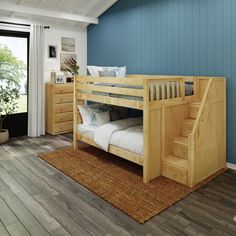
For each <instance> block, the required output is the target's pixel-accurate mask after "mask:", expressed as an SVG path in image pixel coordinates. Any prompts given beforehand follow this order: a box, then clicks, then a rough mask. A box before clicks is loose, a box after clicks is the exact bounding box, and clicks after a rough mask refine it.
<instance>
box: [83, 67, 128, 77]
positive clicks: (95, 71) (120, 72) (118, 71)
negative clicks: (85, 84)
mask: <svg viewBox="0 0 236 236" xmlns="http://www.w3.org/2000/svg"><path fill="white" fill-rule="evenodd" d="M87 69H88V72H89V73H90V75H91V76H96V77H99V71H100V72H101V71H104V70H108V71H109V70H115V76H116V77H126V66H123V67H117V66H113V67H112V66H106V67H103V66H87Z"/></svg>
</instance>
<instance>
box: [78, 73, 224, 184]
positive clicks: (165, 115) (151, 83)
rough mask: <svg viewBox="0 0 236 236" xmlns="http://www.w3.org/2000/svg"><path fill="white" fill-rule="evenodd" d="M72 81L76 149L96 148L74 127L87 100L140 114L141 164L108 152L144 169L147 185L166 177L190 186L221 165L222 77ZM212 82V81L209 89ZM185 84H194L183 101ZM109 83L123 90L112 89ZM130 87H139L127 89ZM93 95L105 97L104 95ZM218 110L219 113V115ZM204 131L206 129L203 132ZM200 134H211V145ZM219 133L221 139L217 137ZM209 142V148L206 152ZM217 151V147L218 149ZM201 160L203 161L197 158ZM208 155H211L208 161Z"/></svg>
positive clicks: (127, 155) (123, 153)
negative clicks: (80, 146) (80, 143)
mask: <svg viewBox="0 0 236 236" xmlns="http://www.w3.org/2000/svg"><path fill="white" fill-rule="evenodd" d="M75 81H76V82H75V83H76V84H75V87H74V92H75V94H74V100H75V101H74V104H75V105H74V122H75V123H74V133H75V138H74V147H75V148H76V147H77V144H76V143H77V140H81V141H84V142H87V143H89V144H91V145H95V143H94V142H93V140H88V139H87V138H86V137H84V136H78V134H77V125H78V123H81V117H80V114H79V112H78V109H77V105H78V102H79V101H86V100H90V101H94V102H100V103H105V104H110V105H116V106H123V107H128V108H135V109H139V110H143V140H144V141H143V142H144V154H143V158H142V161H140V158H139V157H138V159H137V158H133V157H134V154H132V153H127V152H126V151H124V150H123V151H122V150H121V149H119V150H117V149H116V147H112V148H109V152H112V153H114V154H116V155H118V156H121V157H123V158H125V159H127V160H130V161H133V162H135V163H137V164H142V165H143V181H144V182H145V183H147V182H148V181H150V180H151V179H154V178H155V177H157V176H159V175H164V176H166V177H168V178H171V179H173V180H175V181H178V182H180V183H183V184H186V185H188V186H190V187H193V186H195V185H196V184H197V183H199V181H201V180H202V179H204V178H207V177H208V176H209V175H210V174H213V173H215V172H216V171H218V170H219V169H221V168H223V167H224V166H225V162H226V161H225V146H226V145H225V139H226V134H225V132H226V131H225V130H226V129H225V123H226V119H225V114H226V112H225V79H224V78H220V77H219V78H215V77H196V76H163V75H161V76H158V75H129V76H128V77H127V78H111V77H107V78H105V77H103V78H97V77H89V76H77V77H76V78H75ZM211 81H214V82H213V85H211ZM186 82H192V83H193V91H194V94H193V95H191V96H185V83H186ZM109 83H112V84H121V85H124V86H122V88H118V87H111V86H109V85H108V84H109ZM130 85H132V86H137V85H138V86H139V87H136V88H132V87H131V88H130V87H129V86H130ZM126 86H127V87H126ZM209 90H210V91H209ZM96 92H101V93H107V96H106V94H97V93H96ZM208 93H209V94H210V95H208ZM110 94H113V95H115V94H119V95H128V96H138V97H139V98H140V100H132V99H130V98H129V97H122V98H119V97H115V96H110ZM208 96H209V97H210V102H206V101H208V100H209V99H208V100H206V97H207V98H208ZM211 109H212V110H211ZM217 109H218V110H217ZM203 111H204V112H203ZM217 111H218V112H219V111H221V113H220V115H219V116H218V115H217ZM208 116H209V117H208ZM217 116H218V117H217ZM214 117H215V118H214ZM190 118H191V119H190ZM203 127H204V128H206V129H205V131H204V128H203ZM212 129H213V130H214V131H212ZM216 130H217V131H216ZM199 132H201V135H202V136H201V137H204V138H205V139H206V137H207V133H210V134H213V133H214V135H215V136H216V137H215V138H213V137H212V139H214V140H215V141H207V140H205V139H204V143H202V140H199ZM220 133H221V134H223V136H222V135H221V138H220V137H219V134H220ZM209 142H211V143H210V145H209V147H208V145H207V143H209ZM222 143H223V145H222ZM95 146H96V145H95ZM219 146H221V148H218V147H219ZM203 147H204V148H203ZM213 147H216V148H215V149H214V148H213ZM196 150H198V151H196ZM213 150H214V151H213ZM199 155H201V157H198V156H199ZM207 155H210V158H209V159H207ZM213 156H214V157H213ZM203 157H204V159H203ZM211 162H213V164H211ZM182 164H183V166H181V165H182ZM207 166H210V167H207Z"/></svg>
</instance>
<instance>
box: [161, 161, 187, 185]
mask: <svg viewBox="0 0 236 236" xmlns="http://www.w3.org/2000/svg"><path fill="white" fill-rule="evenodd" d="M162 175H163V176H165V177H167V178H169V179H172V180H175V181H176V182H179V183H181V184H187V177H188V172H187V170H184V169H181V168H178V167H175V166H172V165H169V164H167V163H162Z"/></svg>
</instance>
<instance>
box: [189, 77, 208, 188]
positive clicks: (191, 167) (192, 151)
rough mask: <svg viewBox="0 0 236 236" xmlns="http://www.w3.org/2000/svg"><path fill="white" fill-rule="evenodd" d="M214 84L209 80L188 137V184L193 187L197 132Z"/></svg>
mask: <svg viewBox="0 0 236 236" xmlns="http://www.w3.org/2000/svg"><path fill="white" fill-rule="evenodd" d="M211 84H212V78H210V79H209V81H208V83H207V86H206V90H205V92H204V95H203V99H202V101H201V105H200V108H199V110H198V114H197V117H196V121H195V122H194V126H193V129H192V132H191V133H190V134H189V135H188V145H189V152H188V160H189V167H188V170H189V171H188V184H189V186H191V187H194V185H195V145H194V144H195V142H194V139H195V138H194V137H195V134H196V130H197V128H198V126H199V123H200V120H201V116H202V114H203V111H204V108H205V106H206V101H207V97H208V94H209V91H210V87H211Z"/></svg>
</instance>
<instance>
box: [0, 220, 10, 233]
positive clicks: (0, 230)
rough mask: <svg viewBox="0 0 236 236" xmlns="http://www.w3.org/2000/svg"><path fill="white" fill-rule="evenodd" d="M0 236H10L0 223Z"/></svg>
mask: <svg viewBox="0 0 236 236" xmlns="http://www.w3.org/2000/svg"><path fill="white" fill-rule="evenodd" d="M0 235H1V236H10V234H9V233H8V231H7V229H6V227H5V226H4V225H3V224H2V222H1V221H0Z"/></svg>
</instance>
